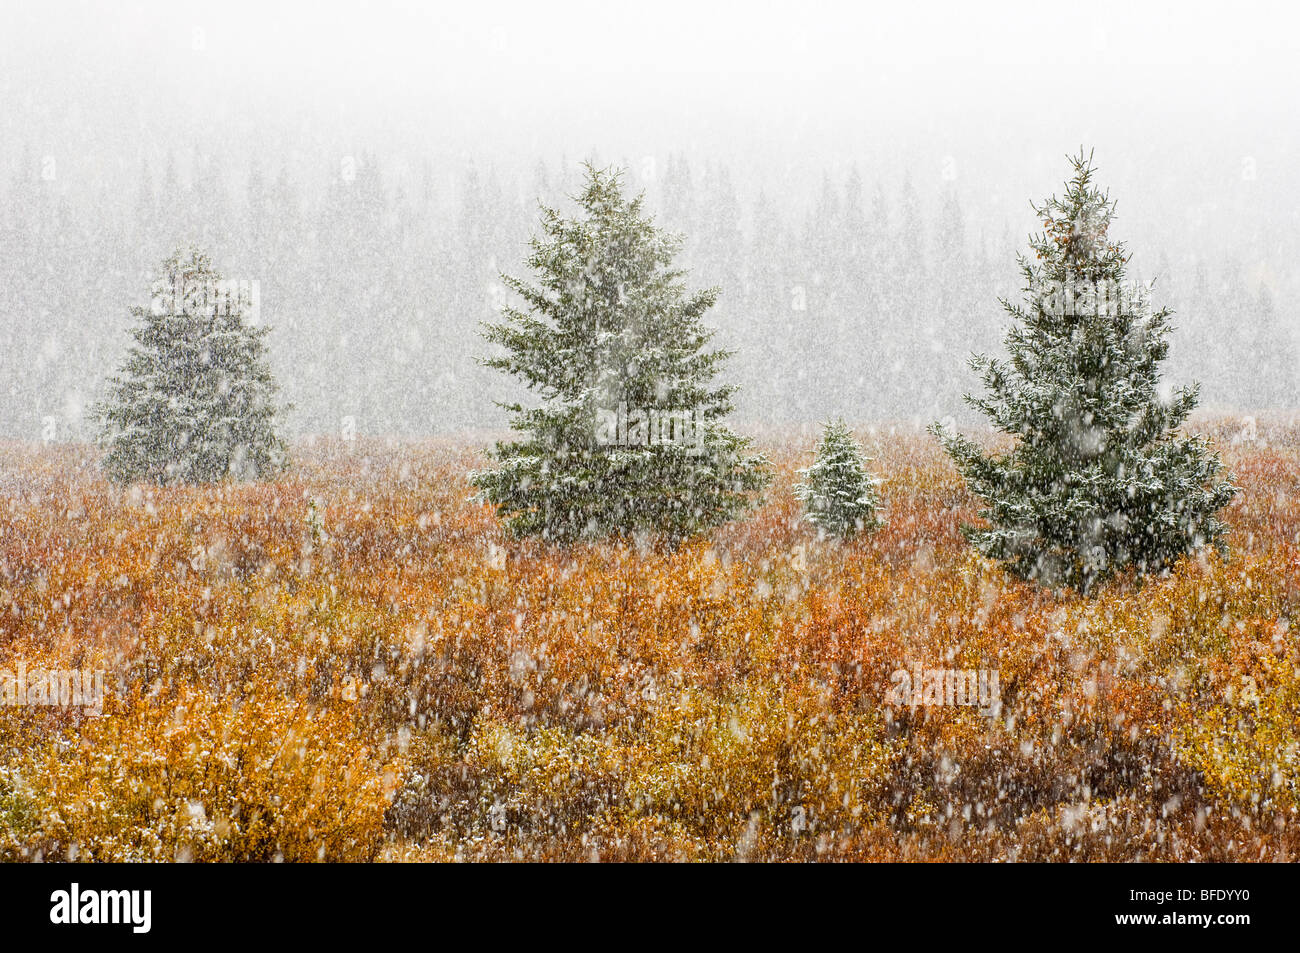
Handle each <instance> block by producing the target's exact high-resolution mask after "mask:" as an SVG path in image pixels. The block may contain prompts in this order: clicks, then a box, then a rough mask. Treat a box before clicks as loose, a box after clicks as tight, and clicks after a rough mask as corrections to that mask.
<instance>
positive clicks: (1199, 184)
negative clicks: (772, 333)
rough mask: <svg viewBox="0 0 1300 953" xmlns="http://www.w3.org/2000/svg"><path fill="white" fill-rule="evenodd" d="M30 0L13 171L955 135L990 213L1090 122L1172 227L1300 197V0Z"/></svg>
mask: <svg viewBox="0 0 1300 953" xmlns="http://www.w3.org/2000/svg"><path fill="white" fill-rule="evenodd" d="M3 6H4V12H3V15H2V16H0V23H3V24H4V29H3V31H2V32H0V171H4V170H5V169H8V170H10V171H12V170H13V169H15V168H16V167H17V166H18V165H19V164H20V163H21V162H22V161H24V157H28V158H29V157H30V155H31V154H35V155H37V156H41V155H45V154H55V155H58V156H60V158H61V160H62V161H63V163H64V164H63V165H62V166H61V168H62V169H65V170H67V174H65V175H61V177H60V187H61V188H65V189H69V190H75V189H76V188H77V187H78V184H79V183H80V184H90V183H93V182H97V181H100V182H102V181H104V180H105V179H106V178H108V179H111V178H112V176H113V175H114V174H115V173H116V171H121V172H122V173H123V174H125V173H126V170H128V169H134V168H135V167H136V165H137V164H138V161H139V158H140V156H141V155H145V156H149V157H157V156H161V155H164V154H165V153H167V152H169V151H172V150H181V151H183V150H187V149H192V148H194V147H195V146H196V145H197V146H199V147H201V148H203V149H205V150H206V151H212V152H224V153H225V154H227V155H228V156H229V157H230V160H231V162H230V165H231V167H232V168H236V169H238V168H241V167H244V166H245V165H246V157H247V155H248V154H250V153H251V152H254V151H262V152H267V151H269V152H271V153H272V154H277V155H291V156H294V157H296V159H297V161H298V162H299V163H300V164H302V165H304V166H311V165H312V164H313V163H317V164H319V165H320V166H322V167H325V166H328V165H329V164H330V163H332V162H334V161H335V159H334V154H342V153H349V152H352V151H357V150H360V149H367V150H370V151H373V152H376V153H378V154H380V155H383V156H385V157H387V158H388V160H389V161H388V166H389V168H393V167H395V165H397V166H400V163H401V161H403V159H402V156H413V155H432V156H434V157H435V158H441V159H444V160H445V159H451V160H458V161H463V160H464V159H467V158H470V157H478V158H480V159H482V158H486V159H488V160H489V161H495V162H497V163H500V164H509V163H510V162H511V161H518V162H519V163H520V164H521V165H522V166H525V167H527V166H530V165H531V164H532V163H533V162H534V161H535V160H536V158H538V157H544V158H547V159H548V160H549V161H552V162H554V161H557V160H559V159H560V158H561V157H562V156H563V157H565V158H568V159H570V160H572V159H576V158H578V157H580V156H583V155H587V154H589V153H590V152H592V151H593V150H595V151H596V152H597V153H598V154H599V155H600V156H601V157H602V158H609V159H614V160H619V159H623V160H629V161H633V162H635V161H639V159H640V158H641V157H643V156H657V157H666V155H667V154H668V153H670V152H687V153H690V154H692V155H693V156H695V157H698V158H703V159H707V158H719V159H722V160H724V161H727V162H729V163H731V164H732V166H733V168H734V170H735V175H736V178H737V180H738V183H739V185H740V187H741V188H742V189H744V188H746V187H747V186H757V185H763V186H765V187H766V188H767V189H768V191H769V192H772V193H776V194H777V195H778V197H779V196H781V195H782V194H783V193H784V192H790V191H793V189H792V186H791V183H792V182H795V181H801V180H803V179H807V180H809V185H808V189H807V191H814V190H815V189H816V187H817V186H818V185H819V183H820V176H821V173H822V171H823V170H826V169H830V170H832V171H833V170H836V169H842V168H844V167H845V166H846V165H847V164H848V163H849V162H856V163H859V165H860V166H862V167H863V168H864V171H865V174H866V176H867V178H868V181H870V180H871V179H872V178H874V177H877V176H880V177H890V178H891V179H893V180H896V179H897V178H898V177H900V176H903V175H906V176H909V177H910V178H912V179H913V181H914V182H916V184H917V186H918V188H919V189H920V190H921V191H922V193H923V195H924V193H925V191H926V188H927V185H930V184H933V185H935V187H936V188H937V187H938V183H939V176H940V170H941V168H942V167H943V166H942V164H943V163H944V162H945V161H947V160H949V159H950V158H951V160H952V161H953V163H955V167H956V169H957V170H959V173H960V175H961V176H962V180H963V183H964V186H965V187H966V188H967V190H968V191H969V192H970V193H972V194H970V195H968V196H965V197H964V198H965V199H966V200H968V201H970V202H972V203H974V211H975V212H976V213H978V212H979V210H980V209H979V203H980V202H984V201H989V202H992V203H994V204H995V205H996V206H997V207H998V208H1001V209H1008V208H1016V209H1023V208H1024V207H1025V203H1026V201H1027V199H1028V198H1029V197H1031V196H1037V197H1041V196H1042V195H1043V194H1045V193H1046V192H1047V191H1050V190H1051V189H1053V188H1054V187H1055V186H1056V185H1057V183H1059V182H1060V180H1061V178H1062V173H1063V169H1064V164H1063V160H1062V155H1063V153H1065V152H1066V151H1070V150H1073V149H1075V148H1076V147H1077V146H1078V145H1079V144H1081V143H1088V144H1090V145H1095V146H1096V148H1097V153H1098V160H1099V164H1100V165H1101V167H1102V169H1103V171H1104V173H1105V175H1106V177H1107V181H1109V182H1111V183H1113V184H1114V186H1115V190H1116V194H1117V195H1119V196H1120V197H1121V199H1122V200H1123V201H1124V203H1125V207H1124V208H1123V209H1122V211H1123V213H1125V214H1133V213H1134V212H1140V213H1141V218H1142V220H1143V221H1145V222H1147V223H1148V224H1150V225H1151V226H1152V227H1156V228H1161V229H1168V228H1169V227H1173V226H1180V227H1185V226H1187V225H1192V226H1193V227H1197V228H1206V227H1210V228H1212V229H1214V228H1217V229H1218V230H1220V231H1222V232H1223V234H1224V240H1225V241H1231V240H1234V236H1233V235H1232V234H1230V233H1231V232H1232V231H1233V229H1234V228H1236V227H1237V225H1238V224H1240V223H1239V222H1238V220H1237V218H1234V217H1231V216H1227V214H1226V213H1225V217H1224V219H1223V220H1222V221H1219V220H1216V219H1215V214H1216V212H1215V209H1216V208H1218V209H1220V211H1222V210H1223V209H1234V208H1237V203H1238V202H1239V201H1241V202H1247V203H1256V204H1258V205H1260V207H1264V208H1271V209H1274V210H1276V209H1277V207H1278V206H1279V205H1285V204H1287V203H1289V205H1290V207H1291V208H1294V207H1295V206H1296V204H1297V202H1296V201H1295V200H1296V199H1297V198H1298V197H1300V191H1298V190H1297V188H1296V187H1295V186H1294V185H1293V184H1292V182H1291V179H1292V177H1293V175H1294V171H1295V169H1296V168H1297V167H1298V166H1300V151H1298V150H1297V144H1298V139H1300V136H1298V132H1300V65H1298V64H1300V29H1298V27H1300V14H1297V12H1296V9H1297V5H1295V4H1293V3H1267V4H1265V3H1249V2H1236V3H1232V4H1209V3H1140V2H1132V0H1129V2H1109V0H1108V2H1102V3H1073V4H1068V5H1066V4H1057V3H1028V2H1012V3H1000V4H998V5H997V11H996V13H991V12H987V11H986V10H985V9H984V8H985V6H986V5H984V4H973V3H925V2H913V0H908V2H898V3H892V4H888V5H885V4H861V3H820V2H811V0H804V2H781V3H763V2H748V3H721V2H708V0H689V2H686V0H663V2H660V0H655V2H650V0H638V2H633V3H613V2H595V0H584V2H573V0H569V2H556V0H546V2H529V3H517V2H512V3H492V2H465V3H329V2H312V3H280V2H274V0H254V2H249V0H233V2H221V3H198V2H183V3H176V2H145V3H142V2H137V3H57V2H56V3H34V2H33V3H26V2H24V3H15V2H10V0H5V2H4V4H3ZM1246 159H1249V160H1250V161H1252V162H1254V163H1255V166H1256V168H1257V170H1258V178H1257V180H1255V181H1256V182H1257V183H1258V184H1253V185H1250V186H1249V188H1250V189H1252V190H1253V192H1252V193H1251V194H1247V193H1246V192H1245V191H1244V187H1243V186H1242V176H1241V171H1240V170H1241V168H1242V163H1243V161H1245V160H1246ZM78 171H80V175H78ZM131 187H132V188H134V182H133V180H132V185H131ZM1175 202H1176V203H1177V208H1175V207H1174V203H1175ZM1143 203H1149V207H1146V208H1144V207H1143ZM1206 216H1208V218H1207V217H1206ZM1013 224H1014V225H1015V227H1016V229H1017V230H1019V226H1020V223H1019V222H1015V223H1013Z"/></svg>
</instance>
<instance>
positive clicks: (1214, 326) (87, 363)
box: [0, 154, 1297, 440]
mask: <svg viewBox="0 0 1300 953" xmlns="http://www.w3.org/2000/svg"><path fill="white" fill-rule="evenodd" d="M626 165H627V167H628V169H629V180H630V184H631V186H632V187H634V188H637V189H644V190H645V191H646V194H647V199H648V202H649V206H650V208H651V209H652V210H653V211H655V212H656V213H657V215H658V218H659V221H660V222H661V224H663V225H665V226H666V227H668V228H670V229H673V230H675V231H679V232H681V233H682V234H683V235H684V237H685V246H684V249H683V254H682V262H683V264H684V265H685V266H687V267H689V268H691V269H692V273H693V275H694V276H695V280H696V281H697V282H698V283H699V284H701V285H716V286H718V287H719V288H720V289H721V294H720V296H719V298H718V302H717V305H716V306H715V308H714V309H713V310H712V311H711V312H710V318H711V320H712V323H713V324H714V325H716V326H717V327H718V330H719V335H718V343H719V345H720V346H723V347H726V348H729V349H732V350H734V351H735V356H734V358H733V359H732V361H731V363H730V365H729V367H728V375H729V379H730V380H731V381H732V382H734V383H735V384H737V385H738V386H739V391H738V392H737V395H736V398H735V403H736V410H737V416H738V419H739V420H742V421H750V422H758V423H776V424H780V423H788V422H796V423H808V422H812V421H816V420H820V419H823V418H825V417H826V416H828V415H830V414H833V413H838V412H840V411H841V410H842V408H844V407H853V408H855V409H856V410H855V412H856V413H857V414H860V415H861V417H863V418H868V419H881V420H884V419H911V420H915V421H918V422H920V421H927V420H929V419H931V418H933V417H934V416H937V415H942V414H947V413H950V412H952V410H953V408H955V407H958V406H960V402H959V397H960V394H961V393H962V392H963V390H964V389H966V388H967V387H969V385H970V381H969V380H966V379H963V378H962V377H961V376H959V375H957V374H954V373H953V371H952V368H953V367H954V366H956V365H960V363H961V361H962V359H963V358H964V355H966V354H968V353H969V352H971V351H981V350H995V349H997V348H998V346H999V341H1000V339H1001V334H1002V330H1003V325H1002V315H1001V314H1000V313H999V309H998V308H997V306H996V298H997V297H998V296H999V295H1006V294H1009V293H1012V292H1014V291H1015V290H1016V281H1017V278H1016V276H1015V274H1014V271H1013V270H1012V269H1010V268H1009V267H1008V265H1007V262H1008V261H1009V260H1010V258H1011V255H1012V254H1013V252H1014V251H1015V250H1016V248H1017V247H1018V245H1019V242H1018V241H1017V239H1016V238H1015V236H1014V233H1013V231H1012V230H1011V229H1010V228H1009V227H1006V226H1005V225H1004V223H989V222H978V221H971V220H969V219H968V218H967V216H966V215H965V214H964V212H963V206H962V196H961V191H960V188H959V187H958V186H957V185H956V184H951V183H950V184H947V185H946V186H945V187H944V188H943V189H941V190H938V191H935V192H932V193H928V194H927V195H925V196H922V195H921V194H920V192H919V190H918V189H917V188H916V187H915V186H914V185H913V184H912V183H911V182H910V180H909V179H908V178H907V177H906V176H904V177H903V178H902V180H901V184H900V181H899V180H898V178H897V176H894V175H890V174H889V171H890V170H867V169H858V168H855V167H850V168H849V169H848V170H847V171H846V172H842V173H839V174H834V175H832V174H830V173H827V174H826V175H825V176H824V177H823V179H822V181H821V182H820V183H807V184H806V186H807V188H806V191H807V193H808V197H809V200H808V201H807V202H806V203H805V205H804V207H803V208H802V209H801V210H800V209H796V210H794V211H791V210H790V209H789V208H788V206H787V205H785V204H783V203H781V202H778V201H775V200H774V198H773V196H775V195H776V194H777V191H778V190H777V189H776V188H773V189H772V190H771V191H767V190H760V191H759V192H758V193H757V194H752V195H742V194H740V193H739V192H738V190H737V189H736V188H735V187H734V186H733V185H732V181H731V175H730V172H729V169H728V168H727V166H725V165H723V164H721V163H716V162H701V161H696V160H691V159H688V158H687V157H685V156H681V155H673V156H669V157H667V158H666V160H664V161H662V162H650V163H646V162H644V161H643V162H640V163H638V162H637V161H631V162H628V163H626ZM574 166H575V164H574V163H568V162H566V163H563V164H560V165H557V166H548V165H547V164H545V163H542V162H539V163H537V165H536V167H535V170H534V172H533V174H532V175H531V177H525V176H516V177H507V176H504V175H501V174H499V173H498V172H497V171H495V170H494V168H493V167H492V166H491V165H489V164H485V163H482V162H477V163H475V162H471V163H467V164H465V165H464V167H463V168H462V169H461V171H460V172H459V173H458V174H456V175H455V176H454V181H453V184H452V185H451V186H450V187H448V185H447V182H449V181H452V180H451V179H448V178H445V177H440V176H439V175H438V174H437V173H438V170H436V169H435V168H434V167H433V165H432V163H425V165H424V166H423V168H422V169H420V170H419V171H418V172H417V173H415V174H414V175H406V176H401V175H398V174H396V173H395V172H390V171H389V170H387V169H386V168H385V167H384V165H383V162H382V160H381V159H380V158H378V157H375V156H371V155H366V154H360V155H358V156H356V157H347V158H345V159H344V160H343V161H342V162H340V163H339V167H338V168H336V169H331V170H330V173H329V174H328V175H327V176H326V177H325V181H324V184H323V185H317V184H310V185H309V184H306V183H302V182H299V181H295V180H294V178H293V177H292V176H291V175H289V174H288V172H287V171H286V166H284V165H280V166H274V165H272V164H271V163H263V162H261V161H259V160H256V159H255V160H253V161H252V162H251V163H249V164H247V165H246V166H242V167H241V166H236V165H235V164H234V163H233V161H230V160H225V159H223V158H222V157H220V156H216V155H208V156H203V155H200V156H198V157H197V159H196V160H195V161H194V162H193V163H191V164H190V167H188V168H182V166H181V163H180V162H178V161H177V160H176V159H175V158H173V159H171V160H169V161H168V162H166V163H165V164H163V165H162V166H161V167H157V166H156V165H152V164H149V163H147V162H141V163H140V167H139V169H138V172H137V187H136V190H135V195H134V196H132V197H131V202H130V210H129V212H128V213H126V214H122V213H121V212H119V211H118V208H119V206H120V205H121V203H120V202H118V201H115V200H114V197H113V196H110V195H108V194H107V193H106V192H104V191H102V190H101V191H100V192H99V193H98V194H97V195H96V196H95V197H92V198H89V199H85V200H81V201H75V202H74V201H71V200H69V199H67V198H65V197H64V196H63V195H62V194H61V192H60V191H59V189H58V188H57V187H56V180H55V179H52V178H48V179H47V177H48V175H49V172H50V170H49V169H47V168H46V167H45V166H44V164H43V161H42V160H41V158H40V157H37V156H35V155H29V156H28V157H27V158H26V159H24V161H23V162H22V164H21V166H20V169H19V171H18V173H17V174H16V175H14V176H13V177H12V178H11V179H10V180H9V181H8V182H3V181H0V188H2V189H3V190H4V201H3V205H2V212H0V341H3V347H2V348H0V362H2V364H0V380H2V381H3V383H4V386H3V387H0V435H2V436H5V437H9V438H19V439H38V438H43V439H57V440H63V439H81V438H84V437H85V436H86V435H87V433H88V431H87V426H86V423H85V420H84V415H85V412H86V410H87V408H89V406H90V405H91V404H92V403H93V401H94V400H96V399H97V398H98V397H99V396H100V394H99V393H98V391H97V390H96V388H97V387H99V386H100V381H101V380H102V378H103V375H104V370H105V369H106V368H108V367H111V366H113V365H115V364H116V362H117V360H118V358H119V357H120V355H121V349H122V347H123V344H122V342H123V339H124V334H123V332H124V331H125V330H126V329H127V327H128V326H129V323H130V320H129V314H128V308H129V306H131V305H136V304H140V303H142V297H143V290H144V289H145V288H147V286H148V282H149V281H150V280H151V279H152V276H153V269H154V267H155V265H156V263H157V261H158V260H160V259H161V258H162V257H164V256H165V255H166V254H168V253H169V252H170V251H171V250H173V249H174V248H176V247H179V246H181V245H186V244H190V243H193V244H196V245H199V246H201V247H203V248H205V249H207V250H208V251H209V252H210V254H211V255H212V257H213V260H214V262H215V263H217V264H218V266H219V267H220V268H221V269H222V271H223V273H224V274H226V275H227V276H230V277H232V278H239V279H251V280H256V281H258V282H259V283H260V296H261V302H262V315H263V318H264V320H265V321H266V322H267V323H268V324H270V325H271V326H272V327H273V332H272V337H271V338H270V342H271V347H270V356H271V362H272V365H273V368H274V371H275V373H276V376H277V378H278V379H279V380H280V381H281V382H282V383H283V387H284V397H285V400H286V401H287V402H288V403H290V404H292V405H293V407H294V412H293V415H292V416H291V417H290V418H289V426H290V431H291V432H316V433H325V434H330V433H338V432H339V430H340V428H341V427H344V426H350V427H353V428H355V430H356V432H358V433H362V434H365V433H371V434H375V433H410V434H419V433H439V432H448V431H453V430H457V429H462V428H499V427H501V426H502V425H503V423H504V421H503V420H502V419H501V417H500V415H499V414H497V413H496V412H494V411H493V409H492V408H491V407H489V406H485V402H484V401H483V400H482V395H483V394H484V393H485V392H488V389H489V388H491V387H492V386H493V385H492V381H491V377H490V374H489V373H488V372H486V371H485V369H484V368H482V367H480V366H479V365H478V364H477V362H476V358H478V357H486V356H489V355H488V354H486V353H485V348H484V346H483V341H482V339H481V337H480V336H479V334H478V329H479V325H480V323H481V322H483V321H490V320H492V319H493V318H494V317H495V316H496V314H497V311H498V308H499V307H500V305H501V304H502V303H503V302H504V301H505V300H506V298H507V297H508V292H507V291H506V289H505V287H504V285H502V283H501V282H500V280H499V276H500V274H501V273H502V272H506V273H510V272H512V271H514V270H516V269H517V266H518V264H519V262H520V261H521V260H522V258H523V256H524V254H525V252H526V242H527V240H528V238H529V236H530V235H532V234H533V233H534V231H535V224H536V215H535V213H536V208H537V201H538V200H539V199H540V200H542V201H545V202H547V203H549V204H561V205H563V204H565V197H566V196H568V195H571V194H572V193H573V192H574V191H575V189H576V187H577V179H576V175H575V173H574V172H573V167H574ZM878 171H879V172H880V173H881V174H879V175H877V172H878ZM525 179H527V181H525ZM1153 253H1156V252H1155V250H1151V251H1149V252H1148V254H1153ZM1151 260H1154V261H1155V263H1156V264H1155V267H1154V268H1153V269H1152V271H1153V272H1155V273H1157V274H1160V275H1162V276H1163V277H1162V278H1161V279H1160V280H1159V282H1158V283H1157V285H1156V291H1155V299H1156V300H1157V301H1158V302H1160V303H1163V304H1168V305H1170V306H1172V307H1173V308H1174V310H1175V312H1176V319H1175V326H1176V328H1177V329H1178V330H1177V333H1176V334H1175V337H1174V347H1173V352H1172V358H1171V361H1170V368H1169V373H1170V376H1171V378H1173V379H1175V380H1182V379H1199V380H1201V381H1202V382H1203V391H1202V399H1203V404H1204V406H1207V407H1209V408H1219V407H1235V408H1240V409H1243V410H1254V409H1262V408H1267V407H1273V406H1279V407H1291V406H1294V405H1295V404H1296V393H1297V370H1296V368H1297V359H1296V350H1295V345H1294V342H1293V340H1292V338H1291V337H1290V335H1289V333H1288V332H1287V330H1286V326H1287V321H1289V320H1291V318H1292V315H1291V312H1290V310H1289V308H1290V305H1289V303H1288V302H1286V301H1274V300H1272V298H1271V296H1270V293H1269V291H1268V290H1267V287H1266V286H1261V287H1258V288H1256V287H1254V283H1252V282H1250V281H1249V280H1248V276H1247V269H1246V264H1247V263H1245V262H1242V261H1239V260H1234V259H1232V258H1227V259H1225V260H1223V261H1218V262H1204V261H1201V262H1197V263H1195V264H1194V265H1193V266H1191V267H1190V268H1188V267H1181V266H1180V267H1175V266H1174V265H1172V264H1171V263H1170V262H1169V261H1168V260H1167V258H1163V257H1155V258H1154V259H1148V262H1149V261H1151ZM1138 277H1139V278H1140V279H1146V278H1148V277H1150V276H1149V275H1147V274H1144V273H1142V272H1141V271H1140V265H1139V272H1138Z"/></svg>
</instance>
